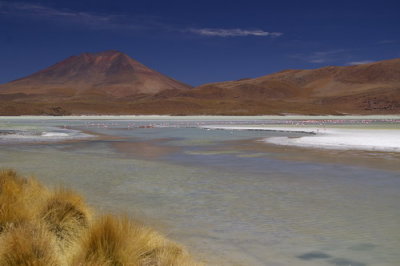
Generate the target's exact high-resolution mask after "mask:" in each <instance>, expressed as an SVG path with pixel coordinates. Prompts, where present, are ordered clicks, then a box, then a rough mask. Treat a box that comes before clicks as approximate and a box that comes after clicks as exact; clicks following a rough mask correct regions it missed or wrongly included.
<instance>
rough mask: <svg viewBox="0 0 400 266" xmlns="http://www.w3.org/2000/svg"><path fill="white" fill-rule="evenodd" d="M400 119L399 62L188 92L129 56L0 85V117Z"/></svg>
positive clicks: (75, 63)
mask: <svg viewBox="0 0 400 266" xmlns="http://www.w3.org/2000/svg"><path fill="white" fill-rule="evenodd" d="M285 113H298V114H390V113H392V114H394V113H395V114H399V113H400V59H393V60H386V61H380V62H376V63H371V64H363V65H357V66H346V67H332V66H330V67H324V68H320V69H312V70H286V71H281V72H278V73H275V74H271V75H267V76H263V77H259V78H254V79H242V80H238V81H229V82H220V83H213V84H206V85H202V86H199V87H196V88H193V89H189V86H187V85H184V84H182V83H180V82H177V81H175V80H173V79H170V78H168V77H166V76H164V75H161V74H160V73H158V72H155V71H153V70H151V69H149V68H147V67H145V66H144V65H142V64H140V63H139V62H137V61H135V60H133V59H131V58H129V57H128V56H126V55H124V54H122V53H120V52H116V51H107V52H103V53H98V54H82V55H80V56H75V57H70V58H68V59H66V60H65V61H63V62H61V63H58V64H56V65H54V66H52V67H50V68H48V69H45V70H43V71H40V72H38V73H35V74H33V75H31V76H29V77H26V78H23V79H20V80H16V81H13V82H10V83H7V84H4V85H1V86H0V114H2V115H12V114H55V115H58V114H180V115H186V114H225V115H254V114H285Z"/></svg>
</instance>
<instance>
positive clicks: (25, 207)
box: [0, 170, 47, 232]
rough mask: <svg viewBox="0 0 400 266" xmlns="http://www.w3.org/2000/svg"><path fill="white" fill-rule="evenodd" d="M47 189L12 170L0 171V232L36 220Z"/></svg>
mask: <svg viewBox="0 0 400 266" xmlns="http://www.w3.org/2000/svg"><path fill="white" fill-rule="evenodd" d="M46 196H47V189H46V188H45V187H43V186H42V185H41V184H39V183H38V182H37V181H36V180H35V179H34V178H29V179H25V178H22V177H21V176H19V175H18V174H17V173H16V172H15V171H13V170H3V171H0V232H3V231H5V230H6V229H7V228H8V227H10V226H15V225H18V224H20V223H23V222H26V221H31V220H34V219H35V218H36V215H37V213H38V208H40V206H41V203H42V202H43V200H44V199H45V198H46Z"/></svg>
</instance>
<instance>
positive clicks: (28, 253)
mask: <svg viewBox="0 0 400 266" xmlns="http://www.w3.org/2000/svg"><path fill="white" fill-rule="evenodd" d="M60 258H61V257H60V256H59V255H58V253H57V249H56V245H55V238H54V236H53V235H51V234H49V232H48V231H47V230H46V229H45V228H43V227H42V226H35V225H32V224H25V225H23V226H18V227H16V228H13V229H11V230H9V231H7V232H6V233H4V234H3V235H2V236H1V237H0V265H9V266H14V265H15V266H16V265H26V266H28V265H29V266H47V265H63V264H64V263H63V262H62V260H61V259H60Z"/></svg>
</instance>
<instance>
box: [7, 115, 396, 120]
mask: <svg viewBox="0 0 400 266" xmlns="http://www.w3.org/2000/svg"><path fill="white" fill-rule="evenodd" d="M7 119H16V120H19V119H21V120H24V119H48V120H97V119H99V120H108V119H117V120H119V119H120V120H129V119H132V120H154V119H171V120H192V119H195V120H198V119H205V120H208V119H211V120H215V119H220V120H248V119H251V120H264V119H271V120H290V119H312V120H320V119H327V120H330V119H338V120H348V119H400V114H399V115H345V116H337V115H336V116H335V115H318V116H312V115H287V116H279V115H256V116H222V115H215V116H214V115H191V116H173V115H73V116H36V115H26V116H0V120H7Z"/></svg>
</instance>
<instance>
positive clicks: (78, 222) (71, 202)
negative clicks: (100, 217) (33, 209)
mask: <svg viewBox="0 0 400 266" xmlns="http://www.w3.org/2000/svg"><path fill="white" fill-rule="evenodd" d="M40 218H41V220H42V221H43V223H44V224H45V226H46V227H47V229H48V230H49V231H50V232H51V233H53V234H54V235H55V237H56V239H57V244H58V245H59V247H60V250H61V252H63V253H64V255H65V256H67V257H71V256H70V254H71V252H72V251H71V250H72V249H73V248H76V247H77V244H78V241H80V238H81V236H82V235H83V233H84V232H85V230H87V229H88V228H89V226H90V223H91V220H92V212H91V210H90V209H89V207H88V206H87V205H86V204H85V202H84V200H83V198H82V197H81V196H80V195H78V194H76V193H75V192H73V191H71V190H66V189H58V190H56V191H55V192H53V194H52V195H51V196H50V197H49V198H48V200H47V201H46V203H45V204H44V207H43V208H42V210H41V212H40ZM72 253H73V252H72Z"/></svg>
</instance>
